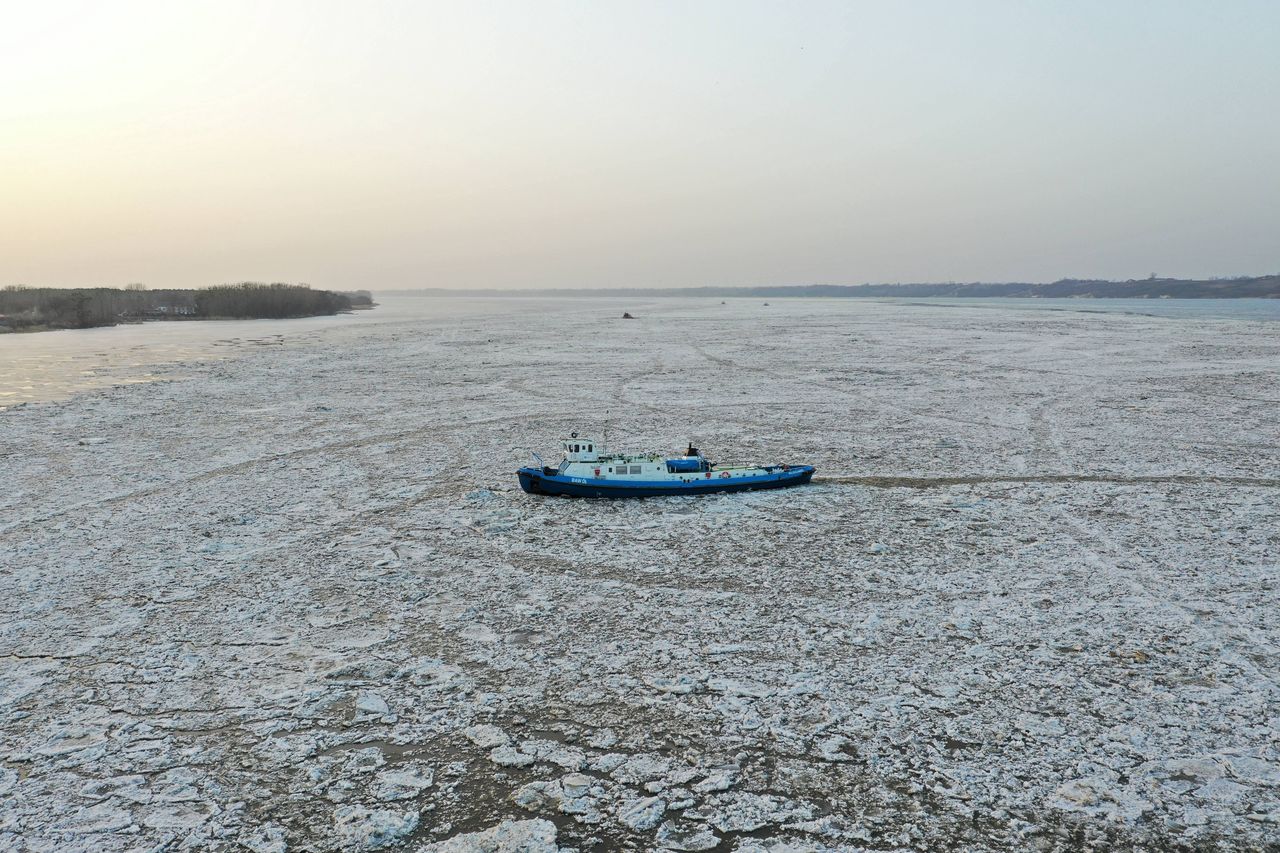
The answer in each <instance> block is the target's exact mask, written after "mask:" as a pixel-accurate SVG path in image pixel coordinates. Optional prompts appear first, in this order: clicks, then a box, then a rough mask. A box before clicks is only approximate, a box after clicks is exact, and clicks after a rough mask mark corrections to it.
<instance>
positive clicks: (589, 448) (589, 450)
mask: <svg viewBox="0 0 1280 853" xmlns="http://www.w3.org/2000/svg"><path fill="white" fill-rule="evenodd" d="M587 452H588V453H590V452H591V445H589V444H588V445H587Z"/></svg>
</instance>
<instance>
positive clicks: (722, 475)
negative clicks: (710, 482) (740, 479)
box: [720, 471, 729, 477]
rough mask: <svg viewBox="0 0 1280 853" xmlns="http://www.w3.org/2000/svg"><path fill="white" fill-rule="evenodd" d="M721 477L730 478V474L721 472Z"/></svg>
mask: <svg viewBox="0 0 1280 853" xmlns="http://www.w3.org/2000/svg"><path fill="white" fill-rule="evenodd" d="M720 476H721V477H728V476H729V472H728V471H721V472H720Z"/></svg>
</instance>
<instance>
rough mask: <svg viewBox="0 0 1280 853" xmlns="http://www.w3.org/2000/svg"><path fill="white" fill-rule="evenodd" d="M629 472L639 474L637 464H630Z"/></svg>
mask: <svg viewBox="0 0 1280 853" xmlns="http://www.w3.org/2000/svg"><path fill="white" fill-rule="evenodd" d="M631 473H632V474H639V473H640V466H639V465H632V466H631Z"/></svg>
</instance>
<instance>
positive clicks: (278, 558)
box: [0, 299, 1280, 853]
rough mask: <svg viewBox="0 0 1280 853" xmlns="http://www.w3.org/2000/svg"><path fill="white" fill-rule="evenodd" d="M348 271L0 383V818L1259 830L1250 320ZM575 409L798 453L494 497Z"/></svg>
mask: <svg viewBox="0 0 1280 853" xmlns="http://www.w3.org/2000/svg"><path fill="white" fill-rule="evenodd" d="M381 301H383V302H384V308H382V309H378V311H375V312H370V313H368V314H359V315H352V316H345V317H335V318H318V319H315V320H299V321H284V322H282V323H262V322H261V321H259V322H254V323H248V324H228V323H217V324H210V323H201V324H196V323H183V324H176V323H175V324H167V325H161V324H152V325H148V326H142V327H128V328H125V329H113V330H99V332H101V334H99V332H79V333H74V334H75V335H98V337H97V338H95V339H93V341H92V342H91V343H87V344H83V345H82V344H80V343H75V344H74V345H72V346H74V347H81V346H83V347H84V349H81V350H77V352H79V353H80V355H81V356H82V358H81V359H80V361H79V363H78V365H77V366H76V367H75V368H74V370H90V371H94V372H95V373H96V372H97V371H98V370H100V369H102V367H103V365H108V369H109V371H110V372H111V378H113V379H116V380H119V381H120V382H123V383H129V382H132V381H133V380H136V379H138V378H139V375H140V374H141V378H142V379H143V380H144V381H141V382H136V383H134V384H117V383H116V382H108V381H102V382H97V381H94V382H91V383H89V385H90V386H91V387H87V388H81V389H75V388H66V387H62V388H59V389H57V390H55V391H48V392H46V393H45V394H44V396H46V397H56V398H58V399H52V400H48V399H46V400H37V399H36V396H37V395H33V396H31V397H28V398H25V399H24V402H26V405H22V406H17V407H12V408H9V409H8V410H6V411H2V412H0V470H3V471H4V483H5V488H4V489H3V490H0V581H2V582H3V584H4V589H5V595H4V597H3V600H0V849H14V850H19V851H36V850H59V851H62V850H84V851H90V850H92V851H99V850H102V851H116V850H119V851H124V850H138V849H157V848H162V847H164V846H165V845H169V846H170V847H172V848H174V849H179V848H181V849H193V850H210V851H230V850H251V851H257V853H267V852H268V851H272V852H273V853H279V851H284V850H286V849H287V850H290V851H300V850H301V851H337V850H359V849H390V850H412V851H419V850H421V851H444V850H453V851H464V850H474V851H480V850H486V851H495V850H512V851H513V850H517V849H518V850H524V851H545V852H546V853H549V851H555V850H556V849H557V848H568V849H576V850H581V851H588V850H592V851H604V850H623V849H634V850H649V849H668V850H717V851H768V853H783V851H797V850H801V851H827V850H841V851H846V850H848V851H852V850H862V849H868V850H893V849H899V850H916V849H952V848H960V849H970V850H1002V851H1022V850H1028V849H1039V850H1053V849H1079V848H1082V847H1085V846H1086V845H1093V846H1094V847H1095V848H1105V847H1116V848H1124V849H1130V848H1132V847H1134V846H1145V847H1146V848H1148V849H1206V850H1224V851H1225V850H1232V851H1234V850H1242V849H1243V850H1248V849H1257V850H1263V849H1274V847H1275V845H1276V844H1278V843H1280V683H1278V679H1280V641H1278V640H1277V637H1278V636H1280V635H1278V633H1277V631H1278V630H1280V533H1278V532H1277V531H1278V530H1280V501H1278V497H1280V425H1278V420H1277V416H1276V413H1277V411H1280V339H1278V337H1277V335H1276V328H1277V327H1276V325H1275V323H1274V321H1270V320H1264V319H1240V318H1229V317H1223V316H1217V315H1210V314H1204V315H1202V316H1195V317H1187V316H1183V317H1179V318H1170V317H1153V316H1143V315H1141V314H1131V313H1105V314H1098V313H1085V312H1081V311H1074V310H1072V311H1049V310H1043V307H1034V306H1032V307H1022V306H996V307H993V306H991V305H987V306H979V305H975V306H969V305H955V304H945V305H944V304H938V305H932V304H893V303H886V302H876V301H868V300H822V301H819V300H771V302H772V304H771V305H768V306H765V305H763V304H762V301H761V300H728V301H727V303H728V304H722V303H721V302H720V301H719V300H710V299H705V300H675V299H663V300H650V301H643V300H632V301H630V302H622V301H617V300H590V301H587V300H546V299H542V300H522V301H498V300H459V301H452V300H435V299H422V300H412V299H410V300H381ZM983 301H984V302H985V301H987V300H983ZM1090 307H1092V306H1090ZM624 309H625V310H629V311H631V313H633V314H635V315H637V317H638V319H636V320H634V321H631V320H628V321H623V320H621V319H619V317H620V316H621V313H622V311H623V310H624ZM240 325H243V328H238V326H240ZM116 332H121V333H123V334H124V335H125V336H126V337H128V336H135V337H134V338H133V339H132V340H131V343H130V344H129V345H128V346H122V347H117V346H115V345H114V344H107V343H102V342H104V341H110V340H123V339H112V338H110V335H111V334H112V333H116ZM61 334H64V333H49V334H47V335H23V336H16V335H13V336H8V337H7V338H0V347H3V349H0V366H2V367H4V369H7V370H10V371H11V372H10V374H7V375H9V376H10V378H9V379H8V380H7V381H9V382H10V383H12V382H13V378H12V377H13V375H14V370H13V368H12V364H13V355H14V353H21V354H23V355H26V356H30V355H31V354H32V353H33V352H41V351H37V350H32V349H26V348H25V347H27V346H28V345H27V344H26V341H31V342H32V343H31V344H30V346H33V347H34V346H37V345H38V346H41V347H45V346H47V347H50V348H51V349H50V350H44V351H43V352H45V353H46V355H47V358H50V359H53V358H61V357H63V356H62V355H58V354H57V353H56V352H54V351H56V350H58V349H59V345H58V344H56V343H48V344H45V343H40V341H41V340H49V341H54V340H55V338H56V336H57V335H61ZM71 334H72V333H65V335H66V337H64V338H63V340H77V341H79V340H88V339H87V338H71V337H70V335H71ZM215 334H216V335H217V337H216V338H213V337H212V336H213V335H215ZM166 336H172V337H170V338H168V340H167V341H166V342H164V343H161V340H162V339H164V338H165V337H166ZM277 336H279V337H277ZM15 341H16V342H20V343H22V346H23V349H21V350H19V349H15V348H14V347H15V346H16V344H15ZM219 341H234V342H237V343H233V344H231V345H224V344H221V343H219ZM135 346H141V347H143V348H144V350H145V352H144V353H143V354H142V355H140V356H139V357H137V358H136V359H135V360H136V361H137V363H136V364H134V363H125V358H126V357H124V356H122V355H121V354H122V353H125V352H129V351H131V350H132V348H133V347H135ZM165 346H171V347H174V348H176V349H174V350H173V351H172V352H171V355H172V356H173V357H172V358H171V357H170V356H169V355H165V354H164V352H163V347H165ZM147 348H149V349H147ZM65 354H66V351H64V352H63V355H65ZM228 356H233V357H228ZM95 359H97V360H95ZM40 361H41V359H40V358H38V357H37V358H34V360H33V362H32V363H30V364H26V365H25V366H22V367H20V368H17V372H21V371H33V370H35V371H38V370H40V369H42V368H40V366H39V363H40ZM33 365H34V366H33ZM48 370H49V374H48V375H59V376H61V375H67V374H68V373H69V372H71V371H69V370H62V369H61V368H53V367H49V368H48ZM146 374H150V375H149V376H147V375H146ZM91 378H92V379H95V380H96V378H97V377H96V376H95V377H91ZM57 381H61V380H57ZM73 392H74V393H73ZM68 395H69V396H68ZM0 405H3V404H0ZM606 422H607V423H608V426H609V436H610V440H611V442H612V443H613V444H614V445H617V446H618V447H619V448H620V449H622V448H627V449H637V450H640V449H644V450H648V449H654V450H661V449H676V448H678V447H682V446H683V445H684V443H685V442H686V440H690V439H692V440H693V441H694V442H695V443H696V444H698V445H699V446H701V447H702V448H703V449H704V450H705V451H706V452H707V453H708V454H709V455H710V456H711V457H712V458H713V459H717V460H722V461H729V460H730V459H756V460H762V461H763V460H768V461H773V460H779V461H795V462H809V463H812V464H815V465H816V466H817V467H818V474H819V479H818V480H816V481H815V485H813V486H810V487H805V488H801V489H795V490H789V491H785V492H764V493H752V494H746V495H732V496H716V497H706V498H663V499H654V500H648V501H626V502H614V503H610V502H601V501H577V502H575V501H569V500H559V499H539V498H534V497H530V496H527V495H525V494H523V493H521V492H519V491H518V489H517V488H516V483H515V477H514V475H513V473H512V472H513V470H514V469H515V467H516V466H517V465H518V464H522V463H524V462H525V460H526V459H527V458H528V454H529V451H531V450H538V451H541V452H543V453H544V454H546V453H548V452H550V451H551V450H552V449H553V448H554V446H555V443H556V440H557V438H558V437H559V436H560V435H562V434H565V433H567V432H569V431H571V430H582V431H586V432H599V431H600V430H601V429H602V428H603V426H604V425H605V423H606ZM504 822H505V823H504ZM504 839H505V840H504ZM504 844H505V845H506V846H503V845H504ZM517 844H519V845H522V846H517Z"/></svg>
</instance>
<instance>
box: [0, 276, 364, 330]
mask: <svg viewBox="0 0 1280 853" xmlns="http://www.w3.org/2000/svg"><path fill="white" fill-rule="evenodd" d="M372 306H373V299H372V296H371V295H370V294H369V293H368V291H357V292H352V293H339V292H334V291H328V290H312V289H311V288H310V287H309V286H307V285H293V284H258V283H254V282H245V283H242V284H235V285H218V286H214V287H206V288H200V289H196V290H172V289H170V290H148V289H146V288H141V287H132V288H124V289H120V288H109V287H94V288H65V289H64V288H30V287H6V288H4V289H2V290H0V332H41V331H57V330H63V329H90V328H101V327H103V326H115V325H120V324H122V323H141V322H146V321H149V320H249V319H273V320H281V319H288V318H297V317H316V316H323V315H328V314H338V313H342V312H345V311H351V310H353V309H355V308H357V307H359V308H369V307H372Z"/></svg>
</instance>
